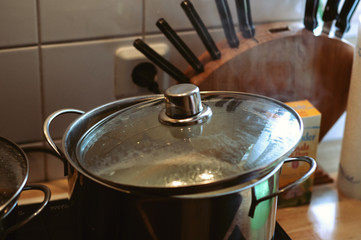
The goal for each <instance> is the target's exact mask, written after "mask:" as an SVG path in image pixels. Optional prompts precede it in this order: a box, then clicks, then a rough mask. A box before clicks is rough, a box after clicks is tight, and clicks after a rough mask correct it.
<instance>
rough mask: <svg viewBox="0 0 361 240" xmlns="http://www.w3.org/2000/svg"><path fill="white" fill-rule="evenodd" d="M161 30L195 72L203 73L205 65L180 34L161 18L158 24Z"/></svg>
mask: <svg viewBox="0 0 361 240" xmlns="http://www.w3.org/2000/svg"><path fill="white" fill-rule="evenodd" d="M156 25H157V27H158V28H159V30H160V31H161V32H162V33H163V34H164V35H165V36H166V37H167V38H168V40H169V41H170V42H171V43H172V44H173V46H174V47H175V48H176V49H177V50H178V52H179V53H180V54H181V55H182V56H183V57H184V59H185V60H186V61H187V62H188V63H189V65H191V66H192V68H193V69H194V71H196V72H197V73H201V72H203V71H204V68H203V64H202V63H201V62H200V61H199V60H198V58H197V57H196V56H195V55H194V53H193V52H192V51H191V50H190V49H189V47H188V46H187V45H186V44H185V43H184V42H183V40H182V39H181V38H180V37H179V36H178V34H177V33H176V32H175V31H174V30H173V29H172V28H171V26H169V24H168V23H167V21H166V20H165V19H164V18H160V19H159V20H158V21H157V23H156Z"/></svg>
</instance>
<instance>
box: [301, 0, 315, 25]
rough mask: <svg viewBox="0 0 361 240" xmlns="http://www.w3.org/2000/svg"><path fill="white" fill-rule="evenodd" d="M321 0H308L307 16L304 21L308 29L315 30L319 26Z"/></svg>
mask: <svg viewBox="0 0 361 240" xmlns="http://www.w3.org/2000/svg"><path fill="white" fill-rule="evenodd" d="M318 1H319V0H306V8H305V17H304V20H303V23H304V25H305V28H306V29H307V30H310V31H313V30H314V29H315V28H316V27H317V26H318V22H317V8H318Z"/></svg>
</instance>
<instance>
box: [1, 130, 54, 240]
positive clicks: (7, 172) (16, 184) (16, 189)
mask: <svg viewBox="0 0 361 240" xmlns="http://www.w3.org/2000/svg"><path fill="white" fill-rule="evenodd" d="M28 174H29V163H28V159H27V157H26V155H25V153H24V152H23V151H22V150H21V148H20V147H18V146H17V145H16V144H15V143H13V142H12V141H9V140H8V139H5V138H2V137H0V239H3V238H5V236H6V235H7V234H8V233H10V232H12V231H15V230H16V229H18V228H20V227H22V226H23V225H24V224H26V223H27V222H29V221H30V220H31V219H32V218H33V217H35V216H36V215H38V214H39V213H40V212H41V211H42V209H43V208H44V207H45V206H46V204H47V203H48V201H49V199H50V190H49V189H48V188H47V187H46V186H43V185H25V184H26V181H27V179H28ZM26 190H39V191H42V192H44V200H43V202H42V203H40V204H39V208H38V209H37V210H36V211H35V212H34V213H33V214H31V215H30V216H28V217H26V218H25V219H24V220H23V221H21V222H19V223H16V224H15V225H13V226H8V224H7V223H6V216H8V215H9V214H10V212H11V211H12V210H13V209H14V208H15V206H16V204H17V201H18V198H19V196H20V193H21V192H22V191H26Z"/></svg>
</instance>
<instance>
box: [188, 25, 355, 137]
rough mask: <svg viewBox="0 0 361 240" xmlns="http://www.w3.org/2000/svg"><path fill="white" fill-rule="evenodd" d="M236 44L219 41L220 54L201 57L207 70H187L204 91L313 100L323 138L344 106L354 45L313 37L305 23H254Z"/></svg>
mask: <svg viewBox="0 0 361 240" xmlns="http://www.w3.org/2000/svg"><path fill="white" fill-rule="evenodd" d="M238 38H239V40H240V44H239V47H238V48H229V47H228V44H227V41H226V40H223V41H221V42H218V43H217V47H218V48H219V50H220V52H221V58H220V59H218V60H212V59H211V57H210V55H209V54H208V52H204V53H203V54H202V55H200V56H199V57H198V58H199V60H200V61H201V62H202V63H203V65H204V72H202V73H200V74H196V73H195V72H194V71H193V69H192V68H191V67H188V68H187V69H186V71H185V74H186V75H187V76H188V77H189V78H190V81H191V83H194V84H196V85H198V86H199V88H200V89H201V90H202V91H207V90H208V91H212V90H217V91H221V90H226V91H239V92H249V93H255V94H260V95H264V96H268V97H272V98H275V99H278V100H280V101H284V102H286V101H287V102H290V101H297V100H304V99H307V100H309V101H310V102H311V103H312V104H313V105H314V106H315V107H316V108H317V109H318V110H319V111H320V112H321V114H322V120H321V129H320V138H319V139H320V141H321V140H322V138H323V137H324V136H325V134H326V133H327V132H328V130H329V129H330V128H331V127H332V126H333V125H334V124H335V122H336V121H337V120H338V118H339V117H340V116H341V115H342V113H343V112H344V111H345V109H346V103H347V96H348V91H349V85H350V76H351V68H352V62H353V52H354V48H353V46H352V45H351V44H349V43H348V42H346V41H343V40H340V39H337V38H330V37H328V36H325V35H320V36H315V35H314V34H313V33H312V32H311V31H308V30H306V29H304V28H303V25H302V24H301V23H285V22H282V23H270V24H264V25H260V26H256V34H255V36H254V38H250V39H245V38H243V37H242V36H241V35H240V34H238Z"/></svg>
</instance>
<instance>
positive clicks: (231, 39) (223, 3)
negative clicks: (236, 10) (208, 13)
mask: <svg viewBox="0 0 361 240" xmlns="http://www.w3.org/2000/svg"><path fill="white" fill-rule="evenodd" d="M216 6H217V9H218V13H219V17H220V18H221V22H222V27H223V30H224V34H225V35H226V39H227V42H228V45H229V46H230V47H231V48H237V47H238V46H239V40H238V38H237V35H236V32H235V30H234V25H233V21H232V15H231V11H230V10H229V6H228V3H227V0H216Z"/></svg>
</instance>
